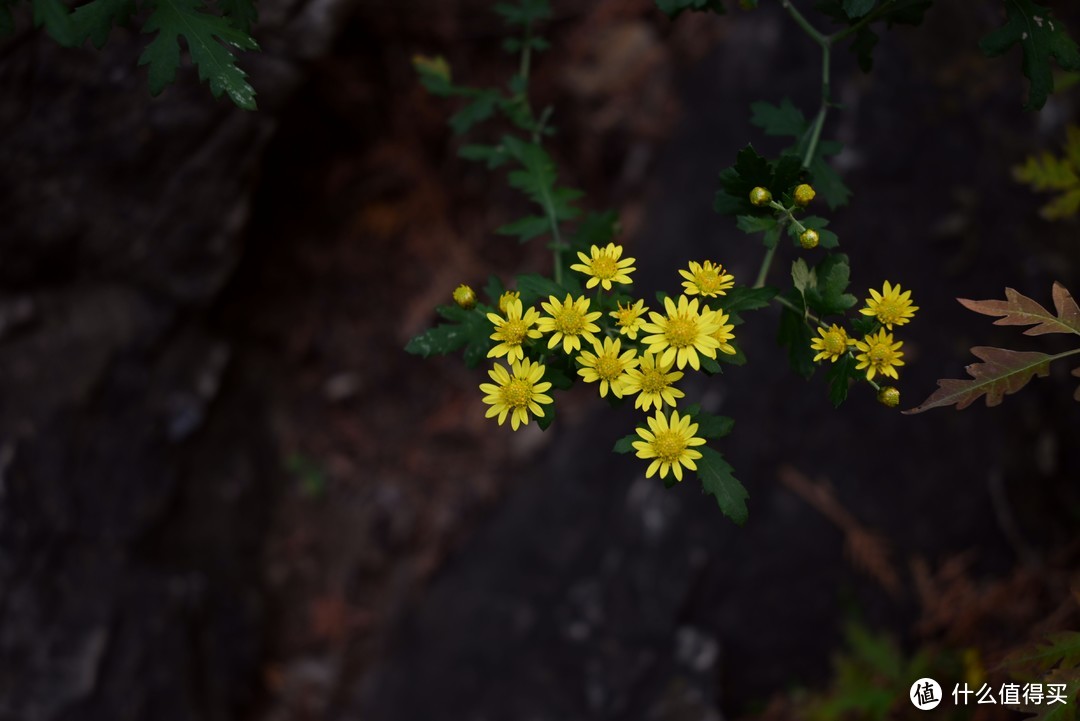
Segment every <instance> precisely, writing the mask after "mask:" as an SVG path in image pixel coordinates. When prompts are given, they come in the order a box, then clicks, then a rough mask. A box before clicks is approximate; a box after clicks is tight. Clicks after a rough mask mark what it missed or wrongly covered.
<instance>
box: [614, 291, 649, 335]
mask: <svg viewBox="0 0 1080 721" xmlns="http://www.w3.org/2000/svg"><path fill="white" fill-rule="evenodd" d="M647 310H649V309H648V308H646V307H645V301H643V300H639V301H638V302H637V303H628V304H627V305H626V307H625V308H624V307H623V304H622V303H619V309H618V310H613V311H611V312H610V313H608V315H610V316H611V317H612V318H614V319H615V325H617V326H619V334H620V335H624V336H626V337H627V338H629V339H630V340H637V334H638V331H639V330H641V326H643V325H645V319H644V318H642V317H641V316H643V315H645V312H646V311H647Z"/></svg>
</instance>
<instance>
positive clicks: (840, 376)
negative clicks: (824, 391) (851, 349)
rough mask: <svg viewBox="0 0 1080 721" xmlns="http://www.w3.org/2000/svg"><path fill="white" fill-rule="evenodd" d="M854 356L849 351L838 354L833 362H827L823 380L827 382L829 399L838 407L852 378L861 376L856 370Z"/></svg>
mask: <svg viewBox="0 0 1080 721" xmlns="http://www.w3.org/2000/svg"><path fill="white" fill-rule="evenodd" d="M856 365H857V363H856V362H855V358H854V357H853V356H852V355H851V354H850V353H845V354H844V355H842V356H840V357H839V358H838V359H837V360H836V362H835V363H831V362H830V363H829V364H828V367H827V368H826V370H825V380H826V381H827V382H828V384H829V400H830V401H832V404H833V405H834V406H836V407H837V408H839V407H840V406H841V405H842V404H843V402H844V401H846V400H847V397H848V389H849V388H850V387H851V381H852V379H856V378H859V377H861V376H862V372H861V371H856V370H855V366H856Z"/></svg>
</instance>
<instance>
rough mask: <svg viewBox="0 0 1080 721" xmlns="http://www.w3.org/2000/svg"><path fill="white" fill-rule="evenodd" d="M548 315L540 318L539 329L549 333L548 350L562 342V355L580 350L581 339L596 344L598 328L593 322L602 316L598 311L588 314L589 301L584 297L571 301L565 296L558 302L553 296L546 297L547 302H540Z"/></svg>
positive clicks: (568, 295)
mask: <svg viewBox="0 0 1080 721" xmlns="http://www.w3.org/2000/svg"><path fill="white" fill-rule="evenodd" d="M540 306H541V307H542V308H543V309H544V310H545V311H547V313H548V315H546V316H544V317H542V318H540V324H539V326H538V327H539V328H540V330H541V331H542V332H544V333H551V338H550V339H549V340H548V348H554V347H555V346H557V345H559V342H560V341H561V342H562V346H563V353H571V352H573V351H576V350H581V339H582V338H584V339H585V340H587V341H589V342H590V343H595V342H596V335H595V334H596V333H598V332H599V331H600V326H598V325H596V323H594V322H593V321H595V320H596V319H597V318H599V317H600V316H601V315H602V314H601V312H600V311H596V312H593V313H590V312H589V299H588V298H586V297H585V296H581V297H579V298H578V299H577V300H572V299H571V298H570V294H569V293H567V294H566V300H564V301H561V302H560V301H559V299H558V298H556V297H555V296H553V295H552V296H548V302H547V303H545V302H543V301H541V302H540Z"/></svg>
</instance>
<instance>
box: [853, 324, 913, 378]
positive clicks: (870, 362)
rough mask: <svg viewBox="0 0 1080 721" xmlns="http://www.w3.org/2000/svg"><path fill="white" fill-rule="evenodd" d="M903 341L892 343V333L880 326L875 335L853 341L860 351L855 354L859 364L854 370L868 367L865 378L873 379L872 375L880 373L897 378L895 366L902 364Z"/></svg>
mask: <svg viewBox="0 0 1080 721" xmlns="http://www.w3.org/2000/svg"><path fill="white" fill-rule="evenodd" d="M902 345H904V343H903V341H897V342H896V343H893V337H892V333H886V332H885V329H884V328H882V329H881V330H879V331H878V332H877V333H876V334H875V335H868V336H866V338H864V339H863V340H859V341H855V347H856V348H858V349H859V350H861V351H862V353H859V354H858V355H856V356H855V360H857V361H859V364H858V365H857V366H855V370H857V371H858V370H862V369H863V368H868V369H869V370H867V371H866V380H868V381H872V380H874V376H875V375H877V374H878V373H880V374H881V375H883V376H889V377H890V378H899V377H900V376H899V375H898V374H897V373H896V368H897V366H902V365H904V361H902V360H900V358H901V357H902V356H903V355H904V354H903V353H901V352H900V346H902Z"/></svg>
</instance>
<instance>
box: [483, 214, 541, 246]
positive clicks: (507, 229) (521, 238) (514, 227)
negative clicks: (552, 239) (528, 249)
mask: <svg viewBox="0 0 1080 721" xmlns="http://www.w3.org/2000/svg"><path fill="white" fill-rule="evenodd" d="M550 231H551V224H550V223H549V222H548V219H547V218H544V217H541V216H539V215H530V216H529V217H527V218H522V219H521V220H516V221H514V222H513V223H508V224H506V225H504V226H502V227H501V228H498V229H497V230H496V231H495V232H496V233H498V234H499V235H513V236H517V239H518V242H520V243H525V242H528V241H530V240H532V239H533V238H535V237H536V236H538V235H543V234H544V233H548V232H550Z"/></svg>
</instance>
